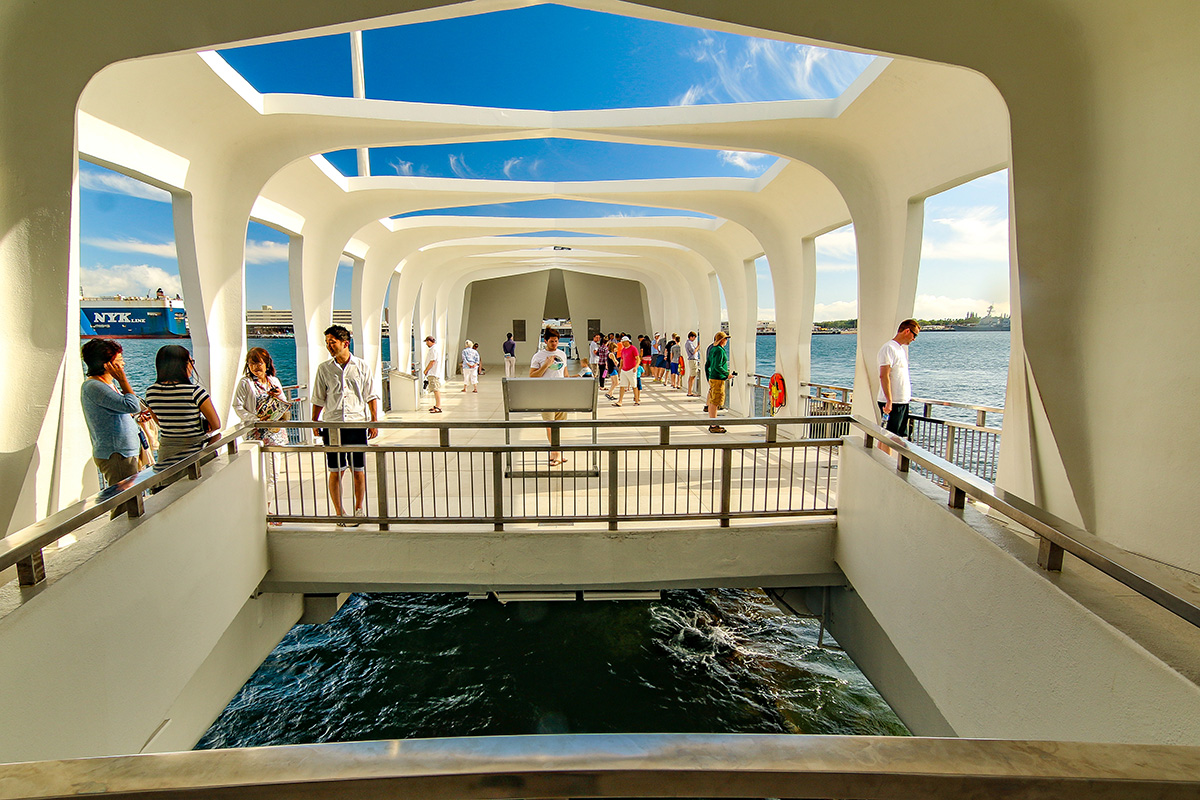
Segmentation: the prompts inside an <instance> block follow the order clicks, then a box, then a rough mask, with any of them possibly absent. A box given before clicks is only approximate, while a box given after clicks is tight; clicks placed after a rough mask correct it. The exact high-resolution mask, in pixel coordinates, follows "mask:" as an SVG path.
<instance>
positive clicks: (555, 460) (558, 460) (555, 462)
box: [550, 458, 563, 467]
mask: <svg viewBox="0 0 1200 800" xmlns="http://www.w3.org/2000/svg"><path fill="white" fill-rule="evenodd" d="M561 463H563V460H562V459H561V458H552V459H550V466H552V467H557V466H558V465H559V464H561Z"/></svg>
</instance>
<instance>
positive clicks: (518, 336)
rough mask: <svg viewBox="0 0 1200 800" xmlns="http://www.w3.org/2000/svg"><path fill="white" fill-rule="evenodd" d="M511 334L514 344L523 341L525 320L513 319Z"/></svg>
mask: <svg viewBox="0 0 1200 800" xmlns="http://www.w3.org/2000/svg"><path fill="white" fill-rule="evenodd" d="M512 334H513V341H514V342H523V341H525V320H523V319H514V320H513V326H512Z"/></svg>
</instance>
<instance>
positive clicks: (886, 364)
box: [877, 319, 921, 437]
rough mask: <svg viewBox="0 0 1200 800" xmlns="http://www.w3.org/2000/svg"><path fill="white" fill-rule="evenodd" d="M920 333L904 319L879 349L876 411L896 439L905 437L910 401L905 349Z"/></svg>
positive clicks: (910, 322) (914, 323) (918, 326)
mask: <svg viewBox="0 0 1200 800" xmlns="http://www.w3.org/2000/svg"><path fill="white" fill-rule="evenodd" d="M920 332H921V326H920V325H918V324H917V321H916V320H915V319H906V320H904V322H901V323H900V327H899V328H898V329H897V330H896V335H895V336H894V337H893V338H891V339H889V340H888V341H887V342H886V343H885V344H884V345H883V347H881V348H879V356H878V358H877V361H878V362H879V397H878V400H879V409H880V411H882V412H883V415H884V417H886V419H885V420H884V425H883V427H885V428H886V429H887V430H888V431H890V432H892V433H894V434H896V435H897V436H905V437H907V436H908V402H909V401H910V400H912V380H911V379H910V378H909V374H908V346H909V345H910V344H911V343H912V342H913V340H914V339H916V338H917V334H918V333H920Z"/></svg>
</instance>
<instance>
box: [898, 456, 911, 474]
mask: <svg viewBox="0 0 1200 800" xmlns="http://www.w3.org/2000/svg"><path fill="white" fill-rule="evenodd" d="M909 467H910V461H909V458H908V456H900V460H899V461H898V462H897V463H896V469H897V470H898V471H899V472H908V471H909Z"/></svg>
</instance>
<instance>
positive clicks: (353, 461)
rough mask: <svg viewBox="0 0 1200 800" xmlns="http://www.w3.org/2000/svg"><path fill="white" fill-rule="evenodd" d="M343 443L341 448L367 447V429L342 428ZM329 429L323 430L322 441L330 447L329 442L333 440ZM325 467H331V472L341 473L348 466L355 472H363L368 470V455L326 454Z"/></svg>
mask: <svg viewBox="0 0 1200 800" xmlns="http://www.w3.org/2000/svg"><path fill="white" fill-rule="evenodd" d="M341 432H342V443H341V445H340V446H341V447H355V446H357V445H360V444H361V445H365V444H366V443H367V429H366V428H342V429H341ZM329 433H330V432H329V430H328V429H327V428H321V440H322V441H324V442H325V446H326V447H329V446H330V444H329V440H330V439H331V438H332V437H331V436H330V435H329ZM325 466H327V467H329V471H330V472H340V471H341V470H344V469H345V468H346V467H347V466H348V467H350V469H352V470H354V471H355V472H362V471H363V470H365V469H366V468H367V454H366V453H326V454H325Z"/></svg>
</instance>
